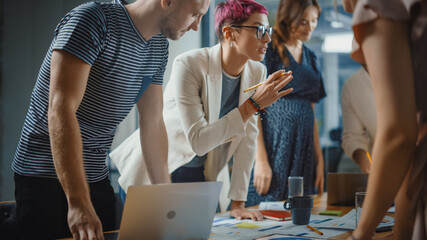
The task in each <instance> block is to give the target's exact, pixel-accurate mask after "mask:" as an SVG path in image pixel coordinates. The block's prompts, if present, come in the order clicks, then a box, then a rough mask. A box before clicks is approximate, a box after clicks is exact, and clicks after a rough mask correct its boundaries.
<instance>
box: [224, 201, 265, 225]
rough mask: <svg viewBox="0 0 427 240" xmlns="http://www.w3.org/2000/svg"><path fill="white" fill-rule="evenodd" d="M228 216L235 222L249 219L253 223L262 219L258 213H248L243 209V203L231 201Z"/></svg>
mask: <svg viewBox="0 0 427 240" xmlns="http://www.w3.org/2000/svg"><path fill="white" fill-rule="evenodd" d="M230 216H232V217H234V218H235V219H237V220H241V219H249V218H250V219H251V220H253V221H260V220H262V219H264V217H263V216H262V214H261V213H260V212H258V211H249V209H247V208H245V202H243V201H232V202H231V213H230Z"/></svg>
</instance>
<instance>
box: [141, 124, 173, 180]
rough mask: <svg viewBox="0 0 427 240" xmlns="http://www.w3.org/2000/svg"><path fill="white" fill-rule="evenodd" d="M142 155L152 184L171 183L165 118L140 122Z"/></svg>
mask: <svg viewBox="0 0 427 240" xmlns="http://www.w3.org/2000/svg"><path fill="white" fill-rule="evenodd" d="M140 137H141V148H142V155H143V158H144V161H145V165H146V166H147V172H148V176H149V177H150V180H151V183H152V184H157V183H169V182H170V176H169V171H168V162H167V161H168V138H167V133H166V127H165V123H164V121H163V119H162V120H161V121H157V122H155V121H154V122H153V123H150V124H143V123H140Z"/></svg>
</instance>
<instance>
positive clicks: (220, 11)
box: [215, 0, 268, 42]
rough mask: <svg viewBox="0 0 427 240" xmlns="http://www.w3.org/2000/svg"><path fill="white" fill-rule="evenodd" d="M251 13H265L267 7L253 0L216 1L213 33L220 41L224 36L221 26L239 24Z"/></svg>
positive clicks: (266, 12)
mask: <svg viewBox="0 0 427 240" xmlns="http://www.w3.org/2000/svg"><path fill="white" fill-rule="evenodd" d="M253 13H262V14H265V15H267V14H268V11H267V9H266V8H265V7H264V6H262V5H261V4H259V3H257V2H255V1H254V0H226V1H224V2H220V3H218V5H217V6H216V8H215V33H216V35H217V37H218V39H219V41H220V42H221V41H222V39H223V38H224V37H223V35H222V28H223V27H224V26H225V25H226V24H230V25H232V24H240V23H242V22H244V21H246V20H248V18H249V17H250V16H251V15H252V14H253Z"/></svg>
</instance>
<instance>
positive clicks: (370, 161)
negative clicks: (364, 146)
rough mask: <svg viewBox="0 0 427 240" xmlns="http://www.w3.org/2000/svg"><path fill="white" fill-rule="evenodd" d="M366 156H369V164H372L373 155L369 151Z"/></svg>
mask: <svg viewBox="0 0 427 240" xmlns="http://www.w3.org/2000/svg"><path fill="white" fill-rule="evenodd" d="M366 156H367V157H368V160H369V164H371V165H372V159H371V155H370V154H369V152H366Z"/></svg>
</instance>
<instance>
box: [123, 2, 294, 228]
mask: <svg viewBox="0 0 427 240" xmlns="http://www.w3.org/2000/svg"><path fill="white" fill-rule="evenodd" d="M215 32H216V34H217V36H218V39H219V42H220V43H219V44H217V45H216V46H213V47H211V48H202V49H195V50H191V51H188V52H186V53H184V54H181V55H179V56H178V57H177V58H176V59H175V61H174V63H173V67H172V73H171V79H170V81H169V83H168V85H167V87H166V89H165V92H164V110H163V116H164V120H165V124H166V129H167V133H168V143H169V153H168V164H169V172H170V173H171V178H172V182H201V181H206V180H208V181H216V180H218V181H223V182H224V185H223V193H224V192H225V194H222V196H221V198H220V205H221V209H222V210H226V209H227V207H228V205H229V202H230V201H229V199H231V200H232V202H231V216H233V217H235V218H238V219H241V218H251V219H253V220H261V219H262V215H261V214H260V213H259V212H257V211H249V210H247V209H246V208H245V201H246V197H247V192H248V185H249V177H250V173H251V170H252V167H253V162H254V159H255V151H256V138H257V135H258V128H257V116H256V114H257V112H258V113H259V112H260V111H262V109H263V108H265V107H267V106H269V105H270V104H272V103H273V102H275V101H276V100H277V99H279V98H280V97H283V96H285V95H286V94H288V93H289V92H291V91H292V89H286V90H282V89H283V88H284V87H285V86H286V84H287V83H288V82H289V81H290V80H291V79H292V75H291V74H290V73H286V74H284V75H282V74H283V73H285V71H284V70H279V71H277V72H275V73H272V74H271V75H270V76H269V77H268V78H267V80H265V78H266V76H267V74H266V69H265V66H263V64H262V63H260V62H259V61H261V60H263V58H264V55H265V52H266V50H267V44H268V42H270V41H271V34H272V28H270V27H269V23H268V19H267V10H266V9H265V7H263V6H262V5H260V4H258V3H257V2H255V1H253V0H228V1H225V2H221V3H219V4H218V5H217V7H216V10H215ZM264 80H265V82H264V83H263V84H262V85H261V86H259V87H258V88H257V89H256V92H254V91H249V92H243V90H245V89H247V88H250V87H251V86H253V85H256V84H258V83H260V82H262V81H264ZM133 136H138V134H136V135H135V134H134V135H133ZM134 142H138V140H137V139H135V141H134ZM122 155H123V156H125V155H126V156H127V154H122ZM231 159H233V170H232V174H231V179H230V176H229V174H228V162H229V161H230V160H231ZM142 162H143V161H136V160H135V162H134V164H141V163H142ZM133 169H139V168H138V167H137V165H135V166H134V167H132V169H131V171H132V170H133ZM121 174H122V176H121V178H132V177H133V178H135V179H139V178H140V175H141V174H143V173H142V172H141V171H139V172H138V173H136V174H135V175H134V176H130V175H126V173H125V172H123V171H121ZM119 182H124V181H122V180H120V179H119ZM133 184H142V183H141V182H138V181H134V182H133ZM122 187H124V188H125V189H126V186H122Z"/></svg>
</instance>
